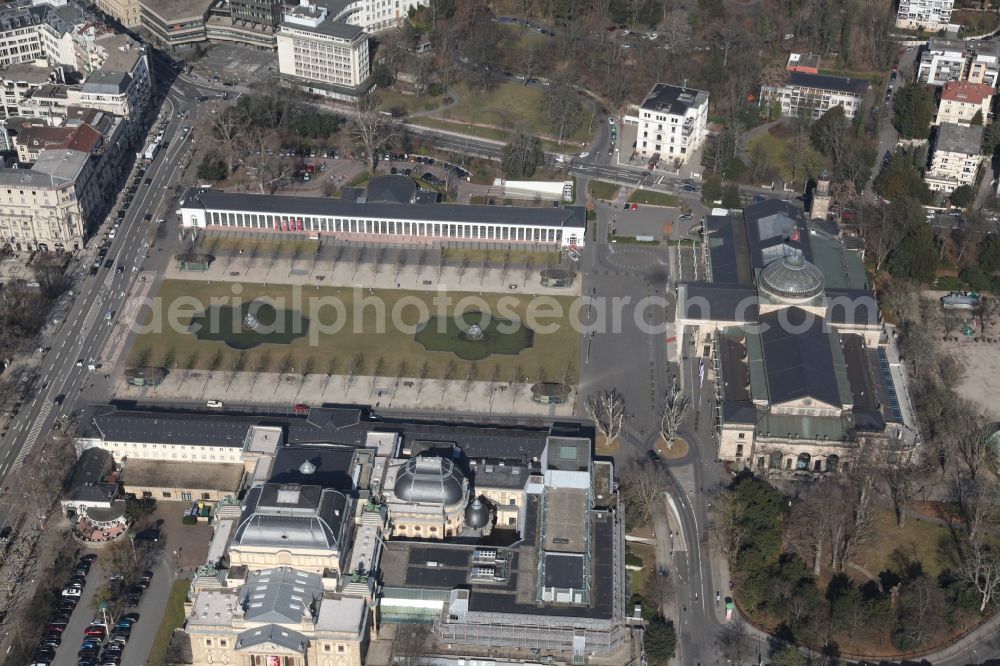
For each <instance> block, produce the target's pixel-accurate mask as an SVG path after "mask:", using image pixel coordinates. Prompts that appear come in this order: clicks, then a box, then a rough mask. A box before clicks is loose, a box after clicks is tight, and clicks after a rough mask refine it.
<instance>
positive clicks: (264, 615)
mask: <svg viewBox="0 0 1000 666" xmlns="http://www.w3.org/2000/svg"><path fill="white" fill-rule="evenodd" d="M322 596H323V579H322V578H321V577H320V575H319V574H315V573H311V572H308V571H299V570H297V569H292V568H291V567H278V568H276V569H265V570H264V571H261V572H259V573H253V574H250V576H249V577H247V582H246V583H245V584H244V585H243V587H242V588H240V605H242V606H243V611H244V613H245V617H246V619H247V621H248V622H280V623H289V624H298V623H299V622H301V621H302V617H303V616H304V615H305V614H306V613H307V612H308V613H309V615H310V616H311V615H313V614H314V613H315V611H316V607H315V604H316V602H317V600H318V599H320V598H321V597H322Z"/></svg>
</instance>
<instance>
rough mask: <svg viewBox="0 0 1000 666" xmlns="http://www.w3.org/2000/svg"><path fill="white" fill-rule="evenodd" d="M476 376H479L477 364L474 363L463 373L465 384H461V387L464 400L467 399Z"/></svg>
mask: <svg viewBox="0 0 1000 666" xmlns="http://www.w3.org/2000/svg"><path fill="white" fill-rule="evenodd" d="M478 375H479V364H478V363H475V362H473V363H470V364H469V367H468V370H467V371H466V373H465V382H464V383H463V384H462V387H463V388H464V389H465V399H466V400H468V399H469V392H470V391H472V385H473V383H475V381H476V377H477V376H478Z"/></svg>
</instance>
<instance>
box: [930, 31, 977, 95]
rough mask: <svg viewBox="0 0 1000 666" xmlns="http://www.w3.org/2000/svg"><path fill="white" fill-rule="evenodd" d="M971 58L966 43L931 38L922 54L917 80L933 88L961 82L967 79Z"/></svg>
mask: <svg viewBox="0 0 1000 666" xmlns="http://www.w3.org/2000/svg"><path fill="white" fill-rule="evenodd" d="M969 56H970V54H969V52H968V50H967V49H966V47H965V42H964V41H961V40H957V39H941V38H939V37H931V38H930V39H929V40H927V46H925V47H924V48H923V50H922V51H921V53H920V65H919V68H918V69H917V78H918V79H919V80H921V81H923V82H924V83H929V84H930V85H932V86H939V85H942V84H944V83H945V82H946V81H961V80H962V79H963V78H965V73H966V64H967V61H968V59H969Z"/></svg>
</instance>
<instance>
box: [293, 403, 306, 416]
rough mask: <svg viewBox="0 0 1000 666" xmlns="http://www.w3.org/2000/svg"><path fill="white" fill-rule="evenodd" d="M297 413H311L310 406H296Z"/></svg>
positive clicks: (300, 404)
mask: <svg viewBox="0 0 1000 666" xmlns="http://www.w3.org/2000/svg"><path fill="white" fill-rule="evenodd" d="M295 413H296V414H308V413H309V405H303V404H302V403H301V402H300V403H299V404H297V405H295Z"/></svg>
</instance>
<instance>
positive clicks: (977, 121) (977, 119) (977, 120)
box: [969, 109, 983, 127]
mask: <svg viewBox="0 0 1000 666" xmlns="http://www.w3.org/2000/svg"><path fill="white" fill-rule="evenodd" d="M969 124H970V125H972V126H973V127H976V126H981V125H982V124H983V110H982V109H980V110H979V111H976V115H974V116H972V120H970V121H969Z"/></svg>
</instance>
